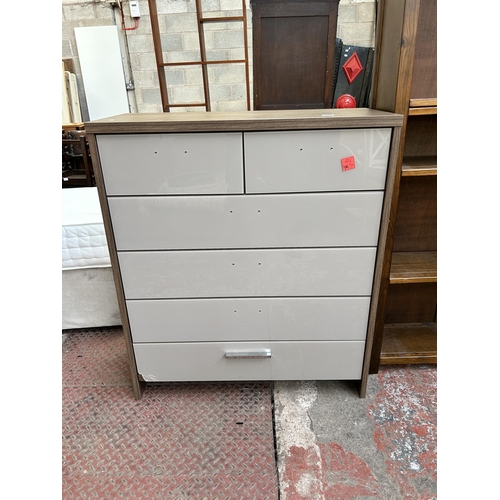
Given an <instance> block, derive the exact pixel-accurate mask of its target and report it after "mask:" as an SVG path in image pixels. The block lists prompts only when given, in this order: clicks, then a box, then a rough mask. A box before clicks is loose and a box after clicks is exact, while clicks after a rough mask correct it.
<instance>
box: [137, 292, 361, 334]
mask: <svg viewBox="0 0 500 500" xmlns="http://www.w3.org/2000/svg"><path fill="white" fill-rule="evenodd" d="M369 307H370V298H369V297H321V298H304V297H301V298H266V299H260V298H259V299H187V300H186V299H178V300H129V301H127V308H128V316H129V321H130V327H131V331H132V338H133V341H134V342H185V341H187V340H189V341H193V342H207V341H210V342H212V341H213V342H218V341H231V340H232V341H253V340H364V339H365V337H366V328H367V322H368V312H369Z"/></svg>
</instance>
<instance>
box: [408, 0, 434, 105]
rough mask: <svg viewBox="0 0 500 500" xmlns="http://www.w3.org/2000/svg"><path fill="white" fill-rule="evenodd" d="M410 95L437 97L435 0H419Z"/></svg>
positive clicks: (414, 97) (417, 97)
mask: <svg viewBox="0 0 500 500" xmlns="http://www.w3.org/2000/svg"><path fill="white" fill-rule="evenodd" d="M410 96H411V98H412V99H429V98H435V97H437V0H420V10H419V20H418V31H417V40H416V48H415V61H414V63H413V80H412V83H411V91H410Z"/></svg>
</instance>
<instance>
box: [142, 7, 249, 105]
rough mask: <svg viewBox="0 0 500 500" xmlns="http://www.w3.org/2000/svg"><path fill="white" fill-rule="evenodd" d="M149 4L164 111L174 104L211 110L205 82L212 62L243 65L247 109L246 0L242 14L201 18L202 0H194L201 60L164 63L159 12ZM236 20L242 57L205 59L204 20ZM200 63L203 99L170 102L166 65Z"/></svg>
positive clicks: (207, 87) (218, 21)
mask: <svg viewBox="0 0 500 500" xmlns="http://www.w3.org/2000/svg"><path fill="white" fill-rule="evenodd" d="M148 3H149V13H150V17H151V28H152V31H153V44H154V50H155V57H156V66H157V70H158V80H159V83H160V94H161V101H162V106H163V111H164V112H169V111H170V108H173V107H191V106H200V107H205V110H206V111H211V105H210V89H209V81H208V66H209V65H211V64H245V80H246V94H247V110H248V111H249V110H250V83H249V64H248V36H247V14H246V4H245V0H241V3H242V10H243V13H242V15H241V16H230V17H203V15H202V14H203V13H202V7H201V0H196V19H197V25H198V37H199V41H200V55H201V61H185V62H171V63H168V62H165V61H164V60H163V50H162V45H161V36H160V26H159V22H158V11H157V9H156V0H148ZM233 21H239V22H243V38H244V46H245V58H244V59H232V60H226V61H207V57H206V49H205V33H204V29H203V25H204V24H205V23H221V22H233ZM194 65H201V69H202V76H203V92H204V95H205V101H204V102H195V103H182V104H171V103H169V100H168V91H167V78H166V75H165V68H167V67H171V66H194Z"/></svg>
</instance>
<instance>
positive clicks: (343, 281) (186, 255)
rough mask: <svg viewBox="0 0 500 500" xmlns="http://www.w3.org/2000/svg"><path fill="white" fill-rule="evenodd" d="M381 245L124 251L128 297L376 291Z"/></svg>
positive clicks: (125, 281)
mask: <svg viewBox="0 0 500 500" xmlns="http://www.w3.org/2000/svg"><path fill="white" fill-rule="evenodd" d="M375 254H376V248H322V249H293V250H292V249H286V250H227V251H224V250H210V251H201V250H200V251H171V252H119V253H118V259H119V261H120V268H121V272H122V280H123V285H124V291H125V297H126V298H127V299H141V298H189V297H193V298H201V297H261V296H295V297H296V296H329V295H358V296H359V295H371V288H372V278H373V268H374V263H375Z"/></svg>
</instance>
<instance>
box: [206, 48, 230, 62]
mask: <svg viewBox="0 0 500 500" xmlns="http://www.w3.org/2000/svg"><path fill="white" fill-rule="evenodd" d="M206 52H207V61H227V60H229V59H230V56H229V51H228V50H207V51H206Z"/></svg>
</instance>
